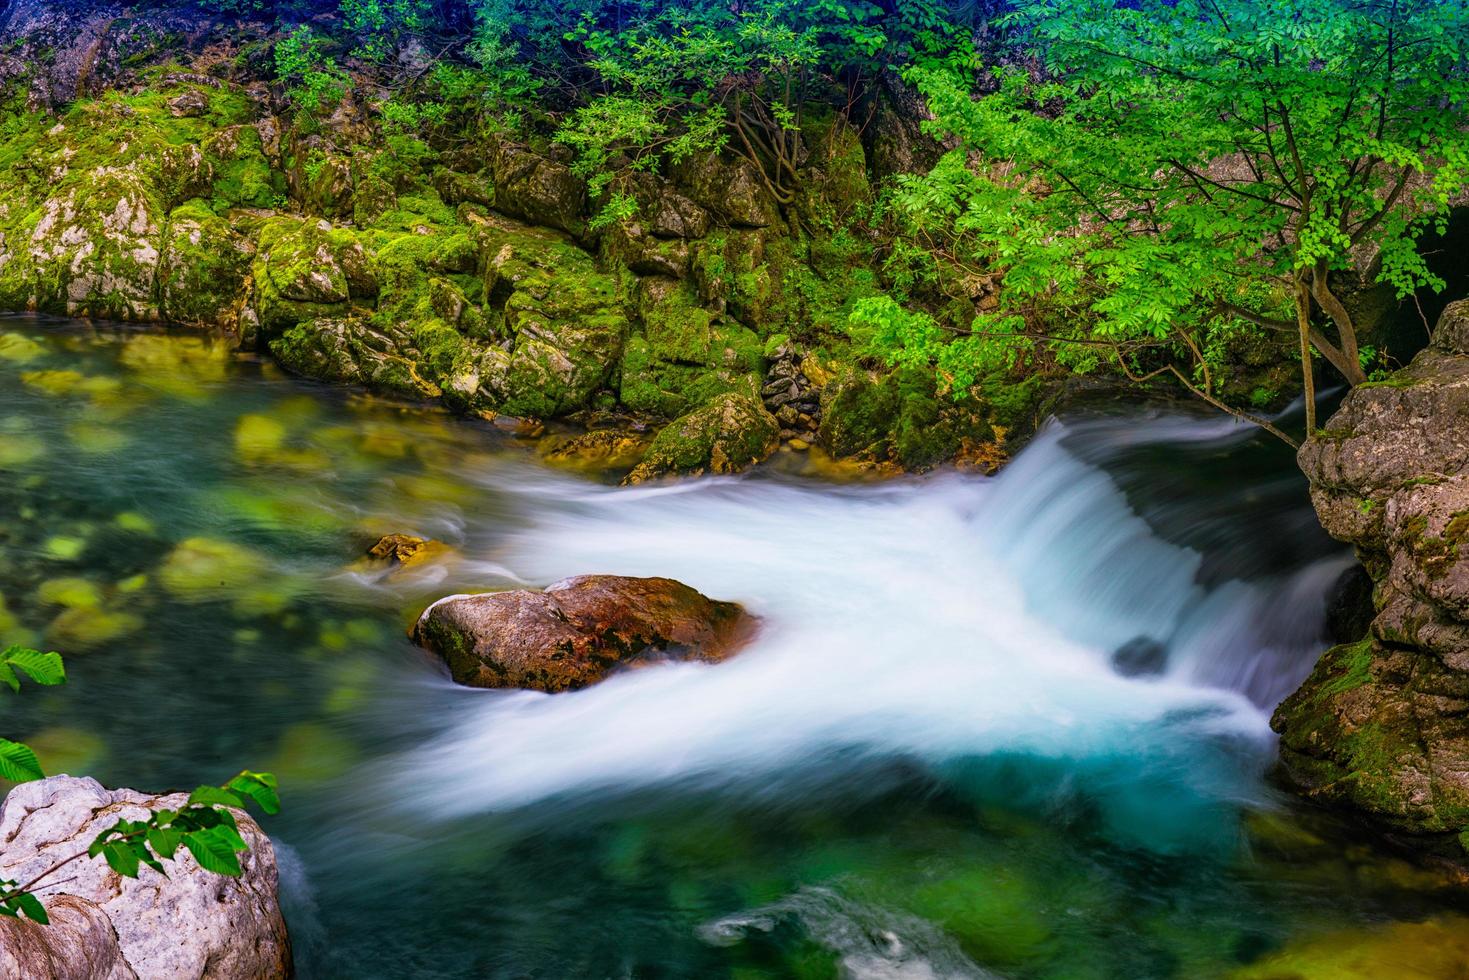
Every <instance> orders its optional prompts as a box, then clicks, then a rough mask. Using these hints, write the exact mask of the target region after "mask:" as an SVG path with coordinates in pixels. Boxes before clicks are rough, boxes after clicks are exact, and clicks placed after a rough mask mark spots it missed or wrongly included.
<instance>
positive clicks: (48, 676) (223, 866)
mask: <svg viewBox="0 0 1469 980" xmlns="http://www.w3.org/2000/svg"><path fill="white" fill-rule="evenodd" d="M21 675H24V676H25V677H29V678H30V679H31V680H33V681H35V682H36V683H37V684H43V685H56V684H61V683H64V682H65V680H66V668H65V666H64V664H63V663H62V660H61V655H60V654H57V653H42V652H40V651H38V650H32V649H28V648H25V647H19V646H12V647H9V648H7V649H6V650H5V651H4V652H3V653H0V681H3V682H4V683H5V684H7V685H8V686H9V687H10V689H11V690H12V691H19V690H20V686H21V685H20V676H21ZM44 777H45V773H44V772H43V771H42V769H41V764H40V762H39V761H38V760H37V758H36V754H35V752H34V751H32V750H31V749H30V748H29V747H28V746H26V745H24V744H22V743H20V742H11V741H8V740H6V739H0V779H6V780H9V781H11V782H28V781H31V780H36V779H42V778H44ZM247 803H249V804H254V805H255V806H257V807H259V808H260V809H261V810H262V811H263V812H265V813H268V814H273V813H277V812H279V811H280V797H279V795H278V794H277V791H276V778H275V776H274V775H272V774H271V773H268V772H251V771H249V770H245V771H243V772H241V773H240V774H239V775H237V776H235V777H234V778H233V779H231V780H229V781H228V782H226V783H224V784H223V785H220V786H200V787H199V788H198V789H196V790H194V792H193V793H191V794H189V797H188V799H187V800H186V801H185V802H184V805H183V806H182V807H180V808H179V809H177V810H167V809H165V810H156V811H153V812H152V813H150V814H149V815H148V817H147V818H146V819H143V820H119V821H118V822H117V823H115V824H113V825H112V826H110V827H108V828H107V829H106V830H104V831H103V832H102V833H100V834H98V835H97V837H96V839H94V840H93V841H92V843H91V844H90V845H89V846H88V847H87V849H86V850H85V851H81V852H78V853H76V854H73V855H72V856H71V857H69V858H66V859H64V860H62V861H60V862H58V863H56V864H54V865H52V866H51V867H49V868H46V869H45V870H43V871H41V872H40V873H39V874H37V875H35V876H34V877H32V878H31V879H30V880H29V881H26V882H24V883H22V882H18V881H14V880H9V879H0V915H5V916H10V917H11V918H19V917H22V916H23V917H25V918H27V919H30V920H32V921H33V922H38V923H40V924H42V925H45V924H46V923H47V922H48V921H49V919H48V918H47V916H46V908H45V906H44V905H42V904H41V901H40V900H39V899H38V898H36V895H35V890H36V888H37V887H39V886H41V885H42V884H43V883H44V882H45V880H46V879H47V878H49V877H50V876H51V875H53V874H55V873H56V872H57V871H59V870H60V869H61V868H64V867H65V866H66V865H68V864H70V863H71V862H72V861H75V860H78V859H79V858H82V857H91V858H96V857H101V858H102V859H103V860H105V861H106V862H107V865H108V867H110V868H111V869H112V870H114V871H116V872H117V873H118V874H120V875H124V876H125V877H128V878H136V877H137V876H138V871H139V868H140V867H142V866H144V865H146V866H147V867H150V868H152V869H153V870H154V871H157V872H158V873H159V874H162V875H165V876H166V875H167V874H168V872H167V871H166V870H165V869H164V866H163V861H165V860H168V859H171V858H172V857H174V855H175V854H177V853H178V849H179V848H180V847H183V848H184V849H185V850H187V851H188V852H189V853H190V854H192V855H193V856H194V860H195V861H197V862H198V864H199V866H200V867H201V868H203V869H204V870H206V871H211V872H214V873H215V874H222V875H229V876H231V877H238V876H239V875H240V871H241V869H240V861H239V858H238V857H236V855H237V854H238V853H240V852H241V851H244V850H247V849H248V848H247V845H246V844H245V841H244V839H243V838H242V837H241V836H240V832H239V826H238V824H237V823H236V822H235V817H234V814H233V813H231V812H230V808H233V809H236V810H244V809H245V808H246V805H247Z"/></svg>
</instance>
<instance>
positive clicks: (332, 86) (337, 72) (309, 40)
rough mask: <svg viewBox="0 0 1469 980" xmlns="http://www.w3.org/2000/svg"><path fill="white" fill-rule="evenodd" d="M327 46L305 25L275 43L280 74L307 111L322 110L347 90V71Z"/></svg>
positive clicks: (294, 100)
mask: <svg viewBox="0 0 1469 980" xmlns="http://www.w3.org/2000/svg"><path fill="white" fill-rule="evenodd" d="M327 46H328V41H327V40H326V39H325V38H323V37H322V36H321V35H319V34H317V33H316V32H315V31H314V30H312V29H311V28H310V27H308V26H307V25H305V24H302V25H300V26H299V27H297V28H296V29H295V30H294V31H292V32H291V33H290V34H288V35H286V36H285V37H284V38H282V39H281V40H280V41H279V42H278V43H277V44H276V46H275V71H276V76H277V77H278V78H280V80H281V81H282V82H285V83H286V95H287V97H288V98H289V99H290V100H291V102H292V104H293V105H295V107H296V108H297V109H299V110H301V111H302V112H305V113H307V114H312V113H316V112H320V111H321V110H322V109H324V108H326V107H327V106H329V105H331V104H332V103H334V102H337V101H338V100H340V99H341V98H342V95H343V94H344V93H345V92H346V86H347V77H346V74H345V73H344V72H343V71H342V69H341V68H340V67H338V66H337V64H336V62H335V61H333V60H332V59H331V58H330V57H329V56H328V55H327V53H326V48H327Z"/></svg>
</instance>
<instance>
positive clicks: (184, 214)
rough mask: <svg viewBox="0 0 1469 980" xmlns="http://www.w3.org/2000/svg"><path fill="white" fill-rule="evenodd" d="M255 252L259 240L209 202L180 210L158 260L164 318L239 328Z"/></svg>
mask: <svg viewBox="0 0 1469 980" xmlns="http://www.w3.org/2000/svg"><path fill="white" fill-rule="evenodd" d="M254 254H255V244H254V242H253V241H252V240H251V239H249V238H247V237H246V236H244V235H241V234H239V233H238V232H236V231H235V229H234V226H233V225H232V224H231V223H230V222H229V221H227V220H225V219H224V218H221V217H219V216H218V215H216V214H215V213H214V211H213V210H212V209H210V207H209V206H208V205H207V204H205V203H204V202H203V201H198V200H196V201H192V202H190V203H188V204H185V205H183V206H181V207H178V208H175V209H174V210H173V211H172V212H171V213H170V214H169V216H168V227H167V232H166V234H165V235H164V238H163V252H162V255H161V256H160V257H159V261H158V273H157V290H158V308H159V311H160V313H161V314H162V316H163V318H164V319H165V320H168V321H169V322H171V323H179V324H184V325H186V326H194V327H230V326H233V324H234V317H235V313H236V311H237V309H238V307H239V305H240V302H241V300H242V299H243V297H244V291H245V279H246V277H247V276H248V275H249V271H250V262H251V260H252V258H253V257H254Z"/></svg>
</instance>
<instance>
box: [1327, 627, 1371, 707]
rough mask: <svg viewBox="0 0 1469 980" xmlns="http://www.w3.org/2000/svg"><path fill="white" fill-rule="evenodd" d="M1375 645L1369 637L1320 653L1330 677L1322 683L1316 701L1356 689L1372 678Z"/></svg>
mask: <svg viewBox="0 0 1469 980" xmlns="http://www.w3.org/2000/svg"><path fill="white" fill-rule="evenodd" d="M1374 651H1375V645H1374V644H1373V642H1372V639H1371V638H1370V637H1369V638H1367V639H1365V640H1361V641H1359V642H1357V643H1350V644H1345V645H1342V646H1338V647H1333V648H1332V649H1330V650H1328V651H1327V652H1326V653H1325V654H1323V655H1322V662H1323V663H1324V664H1325V665H1326V669H1327V671H1328V672H1329V673H1330V675H1331V679H1330V680H1329V681H1327V682H1326V683H1325V684H1322V685H1321V686H1320V687H1319V689H1318V693H1317V695H1316V699H1317V700H1318V701H1320V700H1323V699H1326V698H1332V697H1335V696H1337V695H1338V694H1345V693H1346V692H1347V691H1352V690H1356V689H1357V688H1359V687H1361V686H1362V685H1364V684H1366V683H1368V682H1370V681H1371V680H1372V658H1373V655H1374Z"/></svg>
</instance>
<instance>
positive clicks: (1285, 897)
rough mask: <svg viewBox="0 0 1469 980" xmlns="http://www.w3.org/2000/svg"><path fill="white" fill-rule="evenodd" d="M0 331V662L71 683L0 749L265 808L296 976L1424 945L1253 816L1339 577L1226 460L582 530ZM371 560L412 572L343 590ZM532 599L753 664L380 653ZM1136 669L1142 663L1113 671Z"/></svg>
mask: <svg viewBox="0 0 1469 980" xmlns="http://www.w3.org/2000/svg"><path fill="white" fill-rule="evenodd" d="M0 331H3V332H0V474H3V479H0V557H3V559H4V562H3V566H0V569H3V570H0V596H3V598H4V602H5V605H4V612H3V613H0V632H3V633H4V638H5V639H6V640H23V641H33V642H36V643H41V644H45V645H46V646H48V648H55V649H59V650H61V651H62V652H63V653H65V654H66V655H67V658H68V667H69V673H70V680H69V682H68V684H67V685H66V686H65V687H64V688H60V689H57V690H54V691H41V692H38V691H34V690H31V691H27V692H26V694H25V695H24V697H23V698H21V699H18V700H11V701H8V702H7V707H8V709H9V713H8V714H7V715H6V730H5V734H7V735H11V736H18V737H24V738H25V739H27V740H28V741H30V742H31V743H32V744H34V745H35V746H36V747H37V749H38V750H39V752H40V755H41V757H42V761H43V763H44V764H46V765H47V767H48V771H57V772H59V771H69V772H74V773H77V774H87V775H94V776H96V777H97V778H99V779H101V780H103V781H104V782H107V783H111V784H116V785H128V786H134V787H138V788H146V789H155V790H162V789H165V788H170V787H179V786H184V787H186V786H192V785H194V784H196V783H199V782H204V781H215V780H219V779H222V778H225V777H227V776H228V775H230V774H231V773H232V772H234V771H236V770H238V769H239V768H241V767H244V766H249V767H251V768H260V769H271V770H273V771H275V772H277V773H278V774H279V776H280V779H281V783H282V796H283V800H284V803H285V809H284V811H283V813H282V814H281V815H280V816H279V817H276V818H271V819H269V820H268V821H267V822H266V828H267V830H268V831H269V832H270V833H271V835H272V837H273V839H274V840H275V841H276V842H277V845H278V849H279V856H280V860H281V865H282V878H283V898H284V901H285V905H286V911H287V919H288V923H289V925H290V927H291V931H292V936H293V941H294V943H295V948H296V955H297V960H298V966H299V969H300V973H301V975H302V976H306V977H385V978H386V977H410V976H411V977H484V976H494V977H555V978H559V977H740V978H752V977H836V976H850V977H901V978H909V977H912V978H921V977H993V976H1002V977H1013V978H1042V977H1044V978H1052V977H1054V978H1061V977H1067V978H1070V977H1190V978H1191V977H1208V976H1226V975H1230V974H1231V973H1232V972H1234V971H1241V970H1243V971H1249V970H1251V969H1252V968H1254V967H1259V968H1260V969H1261V970H1263V971H1265V972H1259V973H1249V972H1244V973H1240V974H1239V975H1240V976H1275V975H1292V974H1280V973H1271V972H1269V971H1270V970H1271V969H1274V967H1273V966H1271V964H1277V965H1278V964H1279V963H1281V962H1284V960H1279V959H1272V957H1282V956H1296V957H1306V958H1307V959H1309V958H1310V957H1311V956H1313V955H1316V954H1315V953H1314V952H1313V949H1314V947H1312V946H1311V944H1312V943H1313V942H1316V941H1326V942H1329V943H1330V944H1332V945H1333V946H1335V947H1341V946H1350V945H1351V944H1353V943H1361V942H1380V943H1382V944H1386V946H1385V948H1388V949H1390V950H1392V951H1395V952H1394V954H1393V955H1398V954H1399V953H1401V954H1402V955H1403V956H1411V955H1412V951H1413V950H1415V949H1417V948H1418V947H1421V946H1423V945H1424V944H1423V943H1422V941H1421V940H1418V939H1415V938H1414V936H1415V935H1416V934H1415V933H1413V932H1411V931H1407V932H1403V931H1384V930H1385V929H1386V924H1387V923H1389V922H1393V921H1398V922H1407V923H1417V922H1421V921H1423V920H1425V919H1429V918H1435V919H1438V920H1440V921H1441V922H1443V923H1447V926H1446V928H1448V929H1450V930H1451V931H1454V932H1455V933H1456V934H1457V933H1458V932H1461V931H1462V926H1461V925H1460V923H1461V920H1459V919H1456V918H1444V917H1445V916H1446V915H1448V914H1449V913H1450V912H1451V911H1452V910H1453V909H1454V908H1455V907H1456V905H1458V906H1461V905H1462V902H1463V898H1464V895H1463V893H1462V892H1456V891H1454V890H1453V889H1452V888H1451V887H1449V886H1448V885H1447V884H1446V883H1445V882H1444V881H1443V880H1442V879H1441V878H1440V876H1438V875H1437V874H1435V873H1434V872H1432V871H1428V870H1425V869H1421V868H1416V867H1414V866H1412V865H1410V864H1408V863H1407V862H1405V861H1402V860H1401V859H1398V858H1396V857H1394V856H1392V855H1390V854H1388V853H1387V852H1385V851H1384V850H1383V849H1382V848H1381V847H1380V846H1379V845H1376V844H1374V843H1373V842H1371V841H1370V840H1368V839H1365V838H1359V837H1357V836H1356V835H1355V834H1354V833H1353V832H1352V831H1351V830H1350V829H1349V828H1346V827H1344V826H1341V825H1339V824H1337V823H1335V822H1334V821H1331V820H1329V819H1327V818H1325V817H1324V816H1322V815H1320V814H1316V813H1313V812H1312V811H1310V810H1308V809H1306V808H1302V807H1300V806H1298V805H1297V804H1295V803H1293V802H1292V801H1291V800H1289V799H1288V798H1287V797H1285V796H1284V795H1283V794H1280V793H1278V792H1277V791H1275V790H1273V789H1272V788H1271V786H1270V783H1269V781H1268V779H1267V778H1266V773H1267V772H1268V769H1269V767H1270V764H1271V761H1272V753H1273V742H1272V738H1271V736H1270V734H1269V732H1268V729H1267V727H1266V719H1267V717H1268V711H1269V708H1270V707H1271V704H1272V702H1273V700H1274V699H1276V698H1278V697H1279V696H1280V695H1281V694H1282V693H1283V692H1284V691H1286V690H1289V689H1290V687H1292V686H1293V685H1294V684H1295V683H1296V682H1297V681H1298V680H1299V678H1300V676H1301V675H1302V674H1303V673H1304V671H1305V670H1306V669H1308V668H1309V664H1310V659H1311V657H1312V656H1313V655H1314V653H1315V652H1316V651H1317V650H1319V649H1320V646H1321V642H1320V639H1319V636H1318V634H1319V632H1320V627H1321V623H1320V620H1321V604H1322V603H1321V596H1322V594H1323V593H1324V589H1325V586H1326V583H1328V582H1329V581H1330V580H1331V579H1332V578H1333V577H1334V575H1335V574H1336V573H1338V572H1339V571H1340V569H1341V568H1342V567H1344V558H1343V556H1342V555H1341V554H1340V553H1339V551H1338V550H1337V549H1335V548H1334V546H1332V545H1331V544H1330V543H1329V542H1325V541H1324V540H1323V539H1322V538H1321V537H1320V535H1319V532H1316V531H1315V529H1314V526H1313V525H1312V524H1311V522H1310V520H1309V509H1308V505H1307V504H1306V502H1305V499H1304V487H1303V486H1302V485H1300V483H1299V479H1298V477H1296V476H1295V475H1294V472H1293V471H1292V470H1291V468H1290V459H1289V455H1288V454H1287V453H1284V452H1277V451H1275V450H1273V449H1271V448H1268V447H1265V446H1263V445H1262V444H1260V443H1257V442H1252V441H1247V440H1243V439H1242V438H1241V437H1240V436H1239V434H1238V433H1236V432H1233V431H1231V430H1229V428H1228V427H1227V426H1225V427H1223V428H1221V427H1220V426H1219V425H1217V424H1216V423H1214V422H1194V421H1188V420H1179V419H1169V418H1154V419H1143V418H1134V419H1129V420H1127V421H1126V422H1124V423H1118V422H1116V421H1105V420H1104V421H1102V422H1092V423H1072V424H1070V425H1069V427H1064V428H1059V429H1052V430H1050V431H1049V432H1048V433H1047V434H1045V435H1043V436H1042V437H1041V438H1040V439H1038V440H1037V442H1036V443H1035V444H1033V445H1032V447H1031V448H1029V449H1027V450H1026V451H1025V453H1023V454H1022V455H1021V457H1020V459H1019V460H1017V461H1016V462H1015V463H1014V464H1012V466H1011V467H1009V468H1008V469H1007V470H1006V471H1005V473H1004V474H1003V475H1002V476H1001V477H1000V478H998V479H996V480H989V479H985V478H982V477H976V476H965V475H959V474H941V475H938V476H936V477H933V478H929V479H926V480H921V481H899V482H895V483H886V484H878V485H846V486H837V485H831V484H826V483H822V482H819V481H816V480H813V479H810V478H806V477H802V476H800V475H799V473H798V472H797V471H798V470H799V469H800V467H799V466H798V465H797V460H796V459H795V458H794V457H791V458H788V459H786V460H785V462H784V464H782V465H778V466H776V467H772V468H770V469H769V470H767V471H765V472H761V473H757V474H755V475H753V476H751V477H748V478H744V479H736V480H716V481H701V482H697V483H689V484H682V485H678V486H674V487H657V488H645V489H638V490H632V491H619V490H616V489H614V488H612V487H610V486H607V485H604V484H601V483H598V482H595V481H594V480H592V479H590V478H588V477H585V476H582V475H579V474H576V473H572V472H568V471H565V470H555V469H551V468H548V467H546V466H544V465H542V464H541V463H540V462H538V459H537V455H536V452H535V449H534V447H532V446H530V445H527V444H522V443H519V442H517V441H516V440H514V439H513V438H511V437H509V436H507V435H505V434H504V433H502V432H500V431H498V430H496V429H495V428H494V427H492V426H491V425H489V424H486V423H480V422H466V421H456V420H454V419H451V418H449V417H447V416H445V415H441V414H437V413H434V412H429V411H426V410H422V409H418V408H413V407H405V406H400V405H395V404H392V403H386V402H381V401H377V400H374V399H369V398H366V397H364V396H362V395H358V394H352V393H348V392H343V391H340V390H336V389H327V388H322V387H318V386H315V385H311V384H307V383H303V382H300V381H297V380H293V379H289V378H286V377H283V376H281V375H280V374H279V373H278V372H276V371H275V370H274V369H272V368H270V367H268V366H266V365H262V364H260V363H258V362H255V361H252V360H249V359H241V358H238V357H235V356H232V355H231V354H230V353H229V352H228V351H227V350H226V349H225V348H224V347H222V346H218V345H214V344H211V343H209V342H207V341H205V340H201V339H199V338H194V337H186V336H175V337H170V336H167V335H161V334H157V333H148V332H138V331H111V330H106V329H99V328H97V327H94V326H90V325H84V324H79V323H71V322H65V321H38V320H34V319H25V318H16V319H12V320H5V321H0ZM1181 460H1182V461H1184V462H1185V465H1179V461H1181ZM1210 474H1212V476H1211V475H1210ZM1242 484H1243V485H1242ZM1139 514H1142V515H1145V516H1146V518H1147V520H1146V521H1145V520H1143V519H1142V518H1140V517H1139V516H1138V515H1139ZM1303 515H1304V516H1303ZM1246 517H1247V518H1248V519H1245V518H1246ZM394 531H403V532H409V533H415V534H419V535H422V536H426V537H432V538H434V539H436V540H439V541H442V542H444V543H445V544H446V545H448V548H447V549H446V550H445V551H444V552H443V553H441V554H439V555H438V556H436V557H435V558H433V559H432V560H430V561H427V562H425V563H423V564H420V565H416V566H413V567H409V568H403V569H397V570H389V569H385V568H382V567H377V566H374V565H372V564H370V563H367V562H365V561H364V560H363V558H362V554H363V552H364V550H365V548H366V547H367V545H368V544H370V543H371V542H372V541H373V540H374V539H375V538H376V537H377V536H378V535H380V534H383V533H387V532H394ZM1262 556H1264V557H1263V558H1262ZM577 572H616V573H626V574H668V575H672V576H675V577H678V578H681V579H683V580H684V581H687V582H689V583H690V584H692V585H694V586H696V587H698V588H700V589H701V590H703V591H705V592H707V593H708V594H710V595H714V596H716V597H718V598H725V599H737V600H740V601H742V602H744V603H746V604H747V605H748V606H749V607H750V608H751V609H752V610H753V611H754V612H756V613H757V614H758V615H760V616H761V617H762V618H763V619H764V621H765V628H764V631H763V632H762V634H761V636H760V638H759V640H758V641H757V642H756V644H755V645H754V646H753V647H752V648H751V649H750V650H748V651H746V652H745V653H743V654H741V656H740V657H738V658H736V659H735V660H732V661H730V662H729V663H727V664H723V665H720V666H717V667H707V666H704V665H676V666H667V667H659V668H654V669H648V670H641V671H636V672H633V673H631V674H628V675H623V676H621V677H618V678H614V679H613V680H611V681H609V682H607V683H606V684H604V685H601V686H599V687H597V688H594V689H590V690H588V691H585V692H580V693H578V694H574V695H560V696H555V697H547V696H544V695H537V694H529V693H524V692H485V691H473V690H465V689H459V688H455V687H454V686H453V685H452V684H450V683H449V682H448V680H447V679H446V677H445V676H444V674H443V672H442V671H441V670H440V668H439V667H438V665H437V664H436V663H435V662H434V661H433V660H432V659H431V658H429V657H428V656H426V655H424V654H423V653H422V652H420V651H418V650H416V649H415V648H414V647H413V646H412V645H411V644H410V643H409V642H408V640H407V639H406V635H405V630H406V628H407V625H408V624H409V623H411V621H412V620H413V618H414V617H415V616H416V614H417V613H418V611H419V610H421V609H422V608H423V606H424V605H426V604H427V602H429V601H431V600H432V599H434V598H437V597H438V596H441V595H444V594H448V593H452V592H459V591H466V590H472V589H487V588H504V587H512V586H521V585H534V586H540V585H545V584H548V583H549V582H551V581H553V580H555V579H556V578H558V577H561V576H564V575H567V574H574V573H577ZM1140 635H1146V636H1148V637H1150V638H1153V639H1156V640H1159V641H1161V642H1163V643H1165V645H1166V646H1167V648H1168V650H1169V659H1168V665H1167V668H1166V670H1165V671H1164V673H1163V674H1162V675H1161V676H1159V677H1151V678H1142V679H1124V678H1120V677H1117V676H1116V675H1115V674H1114V673H1113V672H1112V671H1111V670H1110V668H1109V667H1108V658H1109V656H1110V652H1111V651H1112V650H1113V649H1115V648H1116V647H1117V646H1119V645H1120V644H1122V643H1124V642H1126V641H1128V640H1129V639H1132V638H1134V637H1137V636H1140ZM1441 945H1442V944H1440V946H1441ZM1325 969H1326V967H1324V966H1323V967H1321V970H1322V971H1324V970H1325ZM1445 969H1446V970H1447V969H1449V968H1448V967H1446V968H1445ZM1307 975H1310V974H1307ZM1315 975H1328V974H1326V973H1325V972H1318V973H1316V974H1315ZM1345 975H1354V974H1350V973H1348V974H1345ZM1410 975H1427V976H1433V975H1440V974H1435V973H1432V972H1424V971H1422V970H1420V971H1419V972H1418V973H1414V974H1410ZM1441 975H1443V976H1452V975H1456V974H1453V973H1451V972H1444V973H1443V974H1441Z"/></svg>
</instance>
